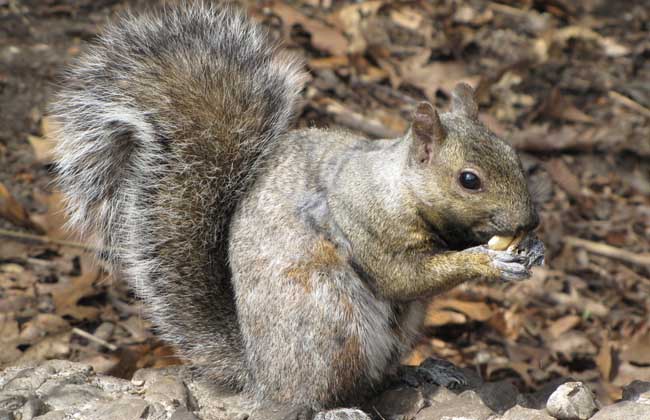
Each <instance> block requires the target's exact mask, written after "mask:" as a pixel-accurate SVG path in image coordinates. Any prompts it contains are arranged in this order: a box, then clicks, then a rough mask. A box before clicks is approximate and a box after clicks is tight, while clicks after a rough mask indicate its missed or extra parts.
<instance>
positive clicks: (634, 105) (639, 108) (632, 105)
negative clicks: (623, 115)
mask: <svg viewBox="0 0 650 420" xmlns="http://www.w3.org/2000/svg"><path fill="white" fill-rule="evenodd" d="M609 97H610V98H611V99H613V100H614V101H616V102H618V103H619V104H621V105H623V106H624V107H626V108H629V109H631V110H632V111H636V112H638V113H639V114H641V115H643V116H644V117H647V118H650V109H648V108H646V107H644V106H643V105H641V104H640V103H638V102H636V101H634V100H632V99H630V98H628V97H627V96H625V95H621V94H620V93H618V92H615V91H613V90H610V91H609Z"/></svg>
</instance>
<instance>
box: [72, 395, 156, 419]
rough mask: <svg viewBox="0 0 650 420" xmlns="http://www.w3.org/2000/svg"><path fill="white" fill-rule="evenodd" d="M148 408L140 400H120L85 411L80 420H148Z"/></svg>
mask: <svg viewBox="0 0 650 420" xmlns="http://www.w3.org/2000/svg"><path fill="white" fill-rule="evenodd" d="M148 408H149V403H148V402H146V401H145V400H143V399H141V398H135V397H133V398H122V399H119V400H117V401H112V402H109V403H105V404H101V405H96V406H94V407H93V408H92V409H89V410H86V411H85V413H84V414H85V415H83V416H82V418H87V419H88V420H115V419H119V420H140V419H144V418H148V417H145V414H146V413H147V410H148ZM162 418H164V417H162Z"/></svg>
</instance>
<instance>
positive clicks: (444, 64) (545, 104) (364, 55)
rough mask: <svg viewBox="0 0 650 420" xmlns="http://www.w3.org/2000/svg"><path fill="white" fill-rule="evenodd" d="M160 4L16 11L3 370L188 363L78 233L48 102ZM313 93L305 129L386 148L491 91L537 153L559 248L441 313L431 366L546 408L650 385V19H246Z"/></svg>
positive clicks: (484, 106)
mask: <svg viewBox="0 0 650 420" xmlns="http://www.w3.org/2000/svg"><path fill="white" fill-rule="evenodd" d="M154 3H155V2H153V1H137V2H133V1H131V2H127V1H116V0H101V1H91V0H80V1H73V0H46V1H34V0H32V1H20V0H0V109H1V112H0V229H2V230H1V231H0V238H1V239H0V346H1V347H2V351H1V352H0V368H2V367H6V366H10V365H13V364H16V363H20V362H26V361H34V360H42V359H48V358H68V359H70V360H74V361H84V362H87V363H90V364H92V365H93V366H94V367H95V369H96V370H97V371H99V372H107V373H110V374H113V375H116V376H120V377H126V378H128V377H129V376H130V375H131V374H132V373H133V371H134V370H135V369H136V368H138V367H143V366H164V365H168V364H174V363H178V362H179V361H178V360H177V359H176V358H174V356H173V352H172V350H171V349H169V348H168V347H166V346H164V345H162V344H161V343H159V342H158V341H156V339H155V337H154V335H153V333H152V332H151V329H150V326H149V325H148V324H147V322H146V321H144V320H143V319H142V316H141V315H142V313H141V308H140V307H139V304H138V302H137V300H135V299H134V298H133V296H132V295H131V294H130V293H129V292H128V289H127V288H126V287H125V286H124V284H123V281H122V280H121V279H119V278H117V277H116V276H110V275H108V274H106V273H105V272H104V271H103V269H102V264H101V263H99V264H98V263H97V262H96V261H94V258H93V256H92V249H89V248H88V246H86V245H85V244H84V242H83V241H81V240H79V239H78V238H75V237H74V234H73V233H71V232H65V230H64V229H63V228H62V224H63V221H64V216H63V215H62V214H61V212H60V195H59V194H58V193H57V192H56V190H55V188H54V187H53V186H52V184H51V180H52V167H51V163H50V159H49V156H48V151H49V148H50V143H49V142H48V140H46V139H45V138H46V137H47V136H48V134H49V133H50V132H51V127H50V124H51V123H50V121H49V120H48V118H47V103H48V101H49V100H50V98H51V95H52V93H53V92H55V91H56V83H57V77H58V75H60V73H61V71H62V69H63V68H64V66H65V64H66V63H69V62H70V61H71V60H73V59H74V57H75V56H77V55H78V54H80V52H81V51H83V48H84V45H85V44H86V42H88V41H91V40H92V39H93V38H94V37H95V36H96V35H97V33H98V32H99V31H100V29H101V27H102V26H103V25H104V24H105V23H106V22H107V20H108V19H110V18H111V17H112V16H114V15H115V14H116V13H118V12H120V11H122V10H123V9H124V8H125V6H127V5H131V6H134V7H135V8H141V7H146V6H148V5H149V4H154ZM246 7H247V9H248V10H249V12H250V13H251V14H252V15H253V16H255V18H256V19H258V20H260V21H262V22H264V23H265V24H266V25H268V26H269V27H270V29H271V31H272V33H273V34H274V35H275V36H277V37H278V38H281V39H282V40H283V41H284V43H285V45H286V46H287V48H288V49H289V50H291V51H292V52H293V53H294V54H298V55H300V56H302V57H304V59H305V61H306V63H307V67H308V68H309V70H310V75H311V79H310V81H309V82H308V84H307V88H306V89H305V91H304V97H305V100H304V102H303V107H302V109H301V111H300V118H299V121H298V122H297V124H298V125H300V126H314V125H316V126H336V125H339V126H343V127H345V128H347V129H350V130H355V131H359V132H362V133H364V134H366V135H368V136H371V137H390V136H395V135H399V134H400V133H402V132H404V131H405V130H406V129H407V127H408V124H409V120H410V115H411V113H412V111H413V110H414V108H415V105H416V104H417V103H418V102H419V101H421V100H429V101H431V102H432V103H434V104H435V105H436V106H437V107H439V108H441V109H445V108H446V107H447V106H448V99H449V92H450V89H451V88H452V87H453V86H454V84H455V83H457V82H459V81H466V82H469V83H471V84H472V85H473V86H475V87H476V88H477V95H478V98H479V100H480V104H481V118H482V119H483V120H484V121H485V122H486V123H487V124H488V125H489V126H490V127H491V128H492V130H494V131H495V132H496V133H497V134H499V135H500V136H502V137H503V138H504V139H506V140H508V141H510V142H511V143H512V144H513V145H514V146H515V147H516V148H517V149H518V150H519V151H520V153H521V157H522V161H523V163H524V167H525V169H526V171H527V172H528V173H529V175H530V178H531V185H532V188H533V190H534V191H535V196H536V200H537V203H538V205H539V207H540V210H541V219H542V223H541V226H540V228H539V231H538V235H539V236H540V238H541V239H542V240H543V241H544V242H545V244H546V246H547V261H546V266H544V267H542V268H539V269H535V271H534V273H533V276H532V278H531V279H529V280H526V281H523V282H519V283H516V284H466V285H463V286H461V287H459V288H457V289H456V290H454V291H452V292H451V293H449V294H447V295H444V296H442V297H438V298H436V299H434V300H432V302H431V304H430V307H429V311H428V314H427V320H426V330H425V335H424V336H423V337H422V339H421V340H420V342H419V344H418V345H417V346H416V348H415V350H414V352H413V353H412V354H411V355H410V356H409V357H408V358H407V359H406V360H405V363H410V364H415V363H418V362H420V361H421V360H422V359H423V358H424V357H426V356H428V355H432V354H435V355H438V356H440V357H444V358H446V359H448V360H451V361H453V362H454V363H457V364H460V365H464V366H472V367H474V368H475V369H476V370H477V372H479V373H480V374H481V375H482V376H483V377H484V378H486V379H488V380H497V379H503V378H509V379H511V380H512V381H513V383H514V384H515V385H516V386H517V387H519V388H520V390H533V389H536V388H539V387H540V386H542V385H543V384H545V383H548V382H549V381H553V380H556V379H558V378H566V377H573V378H576V379H579V380H582V381H585V382H586V383H587V384H588V385H590V386H591V387H592V388H593V389H594V390H595V391H596V393H597V394H598V396H599V398H600V399H601V401H609V400H613V399H617V398H619V397H620V394H621V386H622V385H624V384H626V383H628V382H630V381H631V380H633V379H644V380H650V356H648V353H647V351H646V349H647V348H648V346H649V345H650V323H648V312H649V310H650V299H648V294H649V292H650V239H649V238H650V160H649V158H650V60H648V58H650V38H648V31H650V27H649V24H648V22H650V8H649V7H648V4H647V2H646V1H643V0H638V1H626V2H608V1H605V0H588V1H582V2H570V1H566V0H539V1H534V0H518V1H503V2H482V1H451V0H435V1H419V2H418V1H415V2H390V1H387V0H386V1H384V0H378V1H365V2H351V1H350V2H345V1H331V0H330V1H328V0H321V1H318V0H302V1H292V2H277V1H276V2H264V3H263V4H262V3H258V2H253V1H248V2H246Z"/></svg>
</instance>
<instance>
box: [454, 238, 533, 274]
mask: <svg viewBox="0 0 650 420" xmlns="http://www.w3.org/2000/svg"><path fill="white" fill-rule="evenodd" d="M465 252H478V253H481V254H485V255H487V256H489V257H490V260H491V265H492V267H494V268H496V269H497V270H499V274H500V277H501V278H502V279H503V280H507V281H515V280H524V279H527V278H529V277H530V270H529V269H528V268H527V267H526V262H527V257H526V254H525V253H518V252H513V251H508V250H503V251H495V250H493V249H490V248H488V247H487V246H486V245H479V246H475V247H472V248H468V249H466V250H465Z"/></svg>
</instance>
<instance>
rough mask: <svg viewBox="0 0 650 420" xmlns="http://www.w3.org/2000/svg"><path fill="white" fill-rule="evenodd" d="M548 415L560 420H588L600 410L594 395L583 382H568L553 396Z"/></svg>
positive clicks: (547, 407) (547, 404) (549, 403)
mask: <svg viewBox="0 0 650 420" xmlns="http://www.w3.org/2000/svg"><path fill="white" fill-rule="evenodd" d="M546 410H547V411H548V413H549V414H550V415H551V416H553V417H555V418H556V419H560V420H576V419H579V420H586V419H588V418H589V417H591V415H592V414H593V413H594V412H595V411H596V410H598V406H597V404H596V401H595V400H594V395H593V393H592V392H591V390H590V389H589V388H587V387H586V386H585V384H583V383H582V382H567V383H565V384H562V385H560V386H559V387H558V388H557V389H556V390H555V392H553V393H552V394H551V396H550V397H549V399H548V402H547V403H546Z"/></svg>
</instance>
